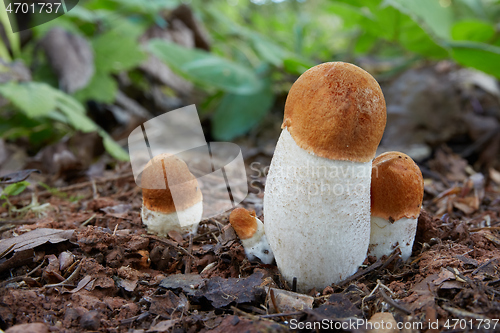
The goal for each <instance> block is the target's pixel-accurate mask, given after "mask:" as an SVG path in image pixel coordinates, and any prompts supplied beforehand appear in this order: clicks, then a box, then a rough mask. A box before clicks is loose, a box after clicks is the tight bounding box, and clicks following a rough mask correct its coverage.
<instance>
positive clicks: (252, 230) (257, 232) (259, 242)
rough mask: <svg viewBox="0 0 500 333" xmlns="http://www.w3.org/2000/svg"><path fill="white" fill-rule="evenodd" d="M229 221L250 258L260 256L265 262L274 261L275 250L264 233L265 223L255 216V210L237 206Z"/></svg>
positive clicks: (270, 262) (253, 258)
mask: <svg viewBox="0 0 500 333" xmlns="http://www.w3.org/2000/svg"><path fill="white" fill-rule="evenodd" d="M229 222H230V223H231V225H232V226H233V228H234V231H235V232H236V234H237V235H238V237H239V238H240V240H241V244H242V245H243V247H244V248H245V254H246V256H247V258H248V260H255V259H256V258H259V259H260V260H261V261H262V263H264V264H268V265H269V264H272V263H273V261H274V256H273V251H272V250H271V248H270V247H269V243H268V242H267V238H266V235H265V234H264V225H263V224H262V222H261V220H259V219H258V218H257V217H256V216H255V212H254V211H251V212H250V211H248V210H246V209H245V208H236V209H235V210H233V211H232V212H231V215H230V216H229Z"/></svg>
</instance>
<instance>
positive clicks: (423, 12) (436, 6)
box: [385, 0, 453, 40]
mask: <svg viewBox="0 0 500 333" xmlns="http://www.w3.org/2000/svg"><path fill="white" fill-rule="evenodd" d="M385 2H386V3H387V4H390V5H392V6H394V7H395V8H397V9H399V10H400V11H401V12H403V13H405V14H407V15H409V16H410V17H411V18H413V19H414V20H415V21H416V22H419V23H422V27H423V28H424V29H427V30H428V31H429V32H431V33H432V34H433V35H435V36H437V37H439V38H442V39H445V40H447V39H449V37H450V32H451V25H452V23H453V15H452V14H453V12H452V6H451V5H450V6H447V7H446V6H445V5H442V2H441V1H438V0H386V1H385Z"/></svg>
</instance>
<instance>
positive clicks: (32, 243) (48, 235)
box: [0, 228, 75, 253]
mask: <svg viewBox="0 0 500 333" xmlns="http://www.w3.org/2000/svg"><path fill="white" fill-rule="evenodd" d="M74 232H75V230H60V229H49V228H39V229H36V230H33V231H30V232H27V233H25V234H22V235H20V236H17V237H12V238H8V239H4V240H0V253H3V252H4V251H6V250H8V249H9V248H10V247H11V246H13V247H12V249H11V251H16V252H18V251H23V250H30V249H34V248H35V247H37V246H40V245H43V244H46V243H51V244H57V243H61V242H65V241H68V240H69V239H70V238H71V236H73V233H74Z"/></svg>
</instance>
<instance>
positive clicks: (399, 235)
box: [368, 216, 418, 261]
mask: <svg viewBox="0 0 500 333" xmlns="http://www.w3.org/2000/svg"><path fill="white" fill-rule="evenodd" d="M417 222H418V219H409V218H406V217H403V218H400V219H399V220H397V221H395V222H393V223H391V222H389V221H388V220H386V219H384V218H381V217H378V216H372V217H371V234H370V247H369V250H368V255H372V256H375V257H377V258H380V257H382V256H383V255H386V256H389V255H391V253H392V252H393V251H394V250H395V249H396V248H398V247H399V249H400V250H401V258H402V259H403V260H405V261H406V260H408V258H410V256H411V251H412V248H413V241H414V240H415V233H416V232H417Z"/></svg>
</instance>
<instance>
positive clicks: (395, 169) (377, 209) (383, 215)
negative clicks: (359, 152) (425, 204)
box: [368, 151, 424, 260]
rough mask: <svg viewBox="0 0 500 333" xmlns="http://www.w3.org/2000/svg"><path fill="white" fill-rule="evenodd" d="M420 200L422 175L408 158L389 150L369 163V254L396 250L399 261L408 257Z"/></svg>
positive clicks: (387, 253) (384, 253)
mask: <svg viewBox="0 0 500 333" xmlns="http://www.w3.org/2000/svg"><path fill="white" fill-rule="evenodd" d="M423 197H424V179H423V178H422V172H421V171H420V169H419V167H418V166H417V165H416V164H415V162H413V160H412V159H411V157H409V156H408V155H406V154H403V153H400V152H396V151H391V152H387V153H384V154H381V155H380V156H378V157H377V158H376V159H375V160H374V161H373V167H372V184H371V215H372V216H371V235H370V247H369V252H368V254H369V255H373V256H375V257H377V258H380V257H382V256H383V255H387V256H389V255H390V254H391V253H392V252H393V251H394V250H395V249H396V248H397V247H399V249H400V250H401V258H403V260H407V259H408V258H409V257H410V256H411V251H412V247H413V241H414V240H415V233H416V232H417V220H418V216H419V215H420V209H421V207H422V199H423Z"/></svg>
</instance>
